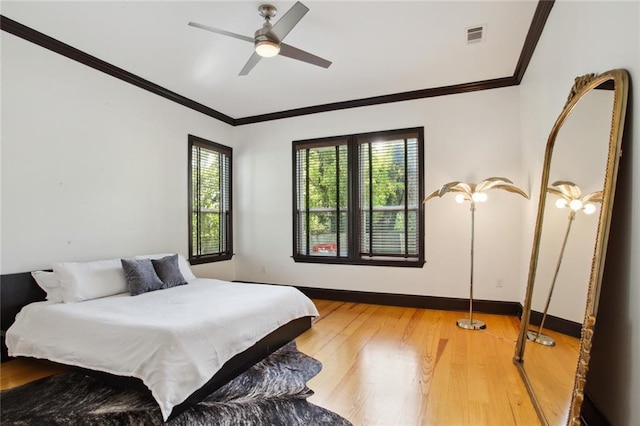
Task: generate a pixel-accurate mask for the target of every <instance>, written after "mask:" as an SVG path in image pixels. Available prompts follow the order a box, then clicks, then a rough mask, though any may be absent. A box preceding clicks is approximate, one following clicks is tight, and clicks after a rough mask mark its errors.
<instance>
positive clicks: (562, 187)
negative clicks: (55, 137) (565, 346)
mask: <svg viewBox="0 0 640 426" xmlns="http://www.w3.org/2000/svg"><path fill="white" fill-rule="evenodd" d="M547 192H549V193H551V194H553V195H557V196H558V197H560V198H558V200H557V201H556V207H558V208H560V209H563V208H568V209H569V218H568V222H567V229H566V230H565V232H564V239H563V240H562V246H561V248H560V254H559V255H558V262H557V263H556V269H555V272H554V274H553V279H552V280H551V287H549V295H548V296H547V303H546V304H545V306H544V312H543V313H542V321H541V322H540V326H539V327H538V330H537V331H534V330H528V331H527V339H529V340H531V341H533V342H536V343H540V344H541V345H545V346H554V345H555V344H556V341H555V340H554V339H553V337H551V336H547V335H546V334H542V328H543V327H544V322H545V320H546V319H547V311H548V310H549V303H551V296H552V295H553V289H554V287H555V286H556V280H557V279H558V272H560V265H561V264H562V258H563V256H564V249H565V247H566V246H567V240H568V239H569V232H570V231H571V225H572V224H573V221H574V220H575V218H576V213H577V212H579V211H582V212H583V213H584V214H592V213H594V212H595V211H596V206H595V204H594V203H601V202H602V191H597V192H592V193H591V194H589V195H586V196H584V197H582V191H581V190H580V188H579V187H578V186H577V185H576V184H575V183H573V182H569V181H557V182H554V183H552V184H551V187H549V188H547Z"/></svg>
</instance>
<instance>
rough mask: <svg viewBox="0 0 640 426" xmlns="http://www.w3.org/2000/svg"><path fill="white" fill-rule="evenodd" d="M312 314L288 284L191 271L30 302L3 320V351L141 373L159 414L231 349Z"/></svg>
mask: <svg viewBox="0 0 640 426" xmlns="http://www.w3.org/2000/svg"><path fill="white" fill-rule="evenodd" d="M303 316H318V311H317V310H316V307H315V306H314V304H313V302H312V301H311V300H310V299H309V298H307V297H306V296H304V295H303V294H302V293H301V292H300V291H299V290H297V289H295V288H293V287H287V286H272V285H260V284H242V283H230V282H226V281H219V280H212V279H195V280H193V281H190V282H189V284H187V285H183V286H178V287H173V288H170V289H166V290H159V291H153V292H149V293H144V294H142V295H139V296H130V295H129V294H128V293H126V294H120V295H116V296H110V297H104V298H101V299H94V300H88V301H84V302H80V303H52V302H37V303H32V304H30V305H28V306H26V307H24V308H23V309H22V310H21V311H20V313H19V314H18V316H17V317H16V321H15V323H14V324H13V325H12V326H11V327H10V328H9V330H8V331H7V335H6V343H7V347H8V348H9V355H12V356H29V357H36V358H44V359H49V360H52V361H56V362H60V363H64V364H69V365H74V366H78V367H83V368H88V369H91V370H99V371H104V372H107V373H111V374H116V375H120V376H133V377H137V378H139V379H142V381H143V382H144V384H145V385H146V386H147V387H148V388H149V389H150V390H151V392H152V394H153V397H154V398H155V399H156V401H157V402H158V405H159V406H160V409H161V411H162V415H163V417H164V419H165V420H166V419H167V417H168V416H169V414H170V413H171V410H172V409H173V407H174V406H176V405H178V404H180V403H182V402H184V400H185V399H186V398H187V397H188V396H189V395H191V394H192V393H193V392H194V391H195V390H197V389H199V388H200V387H202V386H203V385H204V384H205V383H206V382H207V381H208V380H209V379H210V378H211V377H212V376H213V375H214V374H215V373H216V372H217V371H218V370H219V369H220V368H221V367H222V365H223V364H224V363H225V362H226V361H228V360H229V359H230V358H232V357H233V356H234V355H236V354H238V353H240V352H242V351H244V350H246V349H248V348H249V347H251V346H252V345H253V344H255V343H256V342H257V341H258V340H260V339H261V338H263V337H265V336H266V335H267V334H269V333H271V332H272V331H274V330H275V329H277V328H278V327H280V326H282V325H284V324H286V323H288V322H289V321H291V320H293V319H296V318H300V317H303Z"/></svg>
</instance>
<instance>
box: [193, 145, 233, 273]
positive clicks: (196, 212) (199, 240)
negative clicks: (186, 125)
mask: <svg viewBox="0 0 640 426" xmlns="http://www.w3.org/2000/svg"><path fill="white" fill-rule="evenodd" d="M231 155H232V149H231V148H229V147H226V146H224V145H219V144H217V143H214V142H210V141H207V140H205V139H201V138H199V137H196V136H193V135H189V261H190V262H191V263H192V264H197V263H206V262H215V261H218V260H227V259H231V257H232V256H233V233H232V230H233V226H232V214H231V211H232V210H231Z"/></svg>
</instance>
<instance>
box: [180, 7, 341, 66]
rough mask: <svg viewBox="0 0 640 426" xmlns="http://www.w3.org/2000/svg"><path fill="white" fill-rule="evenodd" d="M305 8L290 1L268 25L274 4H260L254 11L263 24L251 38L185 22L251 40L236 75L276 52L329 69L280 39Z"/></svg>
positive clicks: (274, 14)
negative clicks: (249, 51) (249, 50)
mask: <svg viewBox="0 0 640 426" xmlns="http://www.w3.org/2000/svg"><path fill="white" fill-rule="evenodd" d="M308 11H309V8H308V7H307V6H305V5H304V4H302V3H300V2H296V4H294V5H293V6H292V7H291V9H289V10H288V11H287V13H285V14H284V15H283V16H282V18H280V19H279V20H278V22H276V23H275V24H274V25H271V18H273V17H274V16H276V13H277V9H276V8H275V6H272V5H270V4H263V5H261V6H260V7H258V13H259V14H260V16H262V17H263V18H264V24H263V25H262V28H260V29H259V30H257V31H256V33H255V36H254V37H247V36H243V35H242V34H236V33H232V32H230V31H225V30H221V29H218V28H214V27H210V26H208V25H203V24H198V23H197V22H189V25H190V26H192V27H196V28H200V29H203V30H206V31H211V32H213V33H216V34H222V35H226V36H228V37H233V38H237V39H239V40H244V41H248V42H250V43H253V44H254V46H255V50H254V52H253V54H252V55H251V57H250V58H249V60H248V61H247V63H246V64H245V65H244V67H243V68H242V70H240V74H239V75H247V74H249V71H251V70H252V69H253V67H255V66H256V64H257V63H258V62H259V61H260V59H262V58H269V57H272V56H276V55H282V56H286V57H287V58H291V59H296V60H298V61H302V62H307V63H309V64H312V65H317V66H319V67H323V68H329V66H330V65H331V62H330V61H327V60H326V59H323V58H321V57H319V56H316V55H313V54H311V53H309V52H305V51H304V50H300V49H298V48H295V47H293V46H290V45H288V44H286V43H283V42H282V40H283V39H284V38H285V37H286V36H287V34H289V32H291V30H292V29H293V27H295V26H296V25H297V24H298V22H299V21H300V20H301V19H302V17H303V16H304V15H305V14H306V13H307V12H308Z"/></svg>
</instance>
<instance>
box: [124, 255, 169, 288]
mask: <svg viewBox="0 0 640 426" xmlns="http://www.w3.org/2000/svg"><path fill="white" fill-rule="evenodd" d="M120 261H121V262H122V269H124V276H125V278H126V280H127V286H128V287H129V292H130V293H131V295H132V296H137V295H139V294H142V293H146V292H148V291H154V290H160V289H161V288H163V286H164V284H163V282H162V281H161V280H160V278H159V277H158V274H156V271H155V269H154V268H153V264H152V263H151V260H149V259H120Z"/></svg>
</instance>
